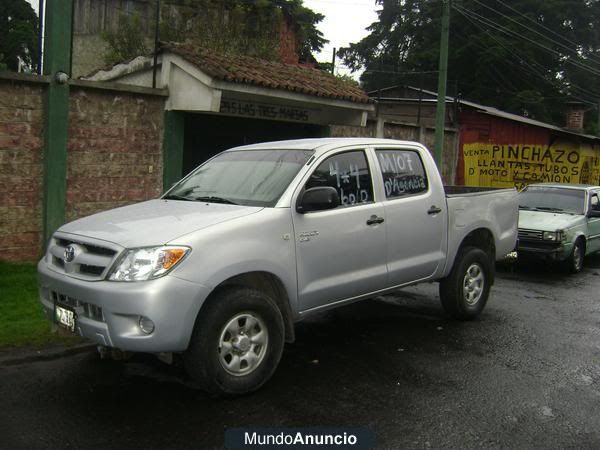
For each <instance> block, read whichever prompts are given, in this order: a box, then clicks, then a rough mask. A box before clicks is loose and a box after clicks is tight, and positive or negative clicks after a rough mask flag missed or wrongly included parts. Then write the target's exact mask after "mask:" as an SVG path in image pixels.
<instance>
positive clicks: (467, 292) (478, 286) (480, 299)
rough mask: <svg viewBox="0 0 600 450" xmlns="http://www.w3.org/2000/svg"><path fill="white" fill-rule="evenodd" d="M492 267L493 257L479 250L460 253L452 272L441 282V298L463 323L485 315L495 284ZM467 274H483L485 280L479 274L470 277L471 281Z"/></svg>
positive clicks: (474, 249)
mask: <svg viewBox="0 0 600 450" xmlns="http://www.w3.org/2000/svg"><path fill="white" fill-rule="evenodd" d="M492 264H494V261H492V260H491V257H490V255H489V254H488V253H486V252H485V251H483V250H481V249H479V248H476V247H464V248H462V249H460V250H459V253H458V255H457V256H456V260H455V261H454V267H453V268H452V272H450V275H448V276H447V277H446V278H444V279H443V280H442V281H441V282H440V299H441V301H442V306H443V307H444V310H445V311H446V312H447V313H448V314H450V315H451V316H452V317H454V318H455V319H459V320H472V319H475V318H476V317H477V316H479V314H481V312H482V311H483V308H485V304H486V303H487V300H488V297H489V294H490V288H491V285H492V280H493V268H492ZM467 271H470V273H471V274H473V275H475V274H481V278H482V279H481V278H480V277H479V275H477V276H471V275H469V276H470V278H469V280H467V275H468V274H467ZM476 280H477V281H476ZM467 283H469V285H468V286H466V284H467Z"/></svg>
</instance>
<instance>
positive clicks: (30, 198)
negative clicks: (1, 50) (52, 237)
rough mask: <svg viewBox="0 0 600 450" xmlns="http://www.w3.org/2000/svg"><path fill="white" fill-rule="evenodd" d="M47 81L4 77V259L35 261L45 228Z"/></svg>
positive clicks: (0, 159) (0, 190) (0, 126)
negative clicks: (43, 210) (45, 89)
mask: <svg viewBox="0 0 600 450" xmlns="http://www.w3.org/2000/svg"><path fill="white" fill-rule="evenodd" d="M43 93H44V85H43V84H38V83H30V82H23V81H16V80H1V79H0V259H4V260H34V259H35V258H37V256H38V255H39V249H40V246H41V232H42V214H41V211H42V185H43V170H42V167H43V145H42V128H43V104H42V101H43V98H44V97H43Z"/></svg>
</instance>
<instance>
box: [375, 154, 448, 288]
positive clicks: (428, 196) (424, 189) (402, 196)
mask: <svg viewBox="0 0 600 450" xmlns="http://www.w3.org/2000/svg"><path fill="white" fill-rule="evenodd" d="M375 154H376V157H377V162H378V163H379V170H380V172H381V175H382V181H383V188H384V191H385V192H384V194H385V200H384V202H383V205H384V210H385V215H386V219H385V221H386V224H387V264H388V273H389V285H390V286H396V285H399V284H404V283H408V282H411V281H416V280H420V279H423V278H427V277H430V276H432V275H433V274H434V272H435V271H436V269H437V267H438V265H439V264H440V262H441V261H443V260H444V253H445V252H444V249H445V247H446V239H447V238H446V230H447V228H446V227H447V217H448V213H447V206H446V197H445V193H444V189H443V186H442V185H441V180H440V177H439V175H438V174H437V173H435V174H428V173H427V171H426V169H425V167H426V166H425V164H424V163H423V159H422V158H421V155H420V154H419V151H418V150H417V149H398V148H396V149H392V148H390V149H386V148H378V149H376V150H375ZM434 170H435V169H434ZM428 175H429V176H428Z"/></svg>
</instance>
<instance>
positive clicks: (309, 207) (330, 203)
mask: <svg viewBox="0 0 600 450" xmlns="http://www.w3.org/2000/svg"><path fill="white" fill-rule="evenodd" d="M339 205H340V196H339V195H338V193H337V191H336V190H335V189H334V188H332V187H331V186H320V187H314V188H310V189H307V190H305V191H304V192H302V193H301V194H300V196H299V197H298V201H297V202H296V211H297V212H299V213H300V214H305V213H307V212H311V211H324V210H326V209H334V208H337V207H338V206H339Z"/></svg>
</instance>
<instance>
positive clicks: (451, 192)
mask: <svg viewBox="0 0 600 450" xmlns="http://www.w3.org/2000/svg"><path fill="white" fill-rule="evenodd" d="M499 191H514V188H494V187H480V186H444V192H445V193H446V197H464V196H470V195H482V194H494V193H497V192H499Z"/></svg>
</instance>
